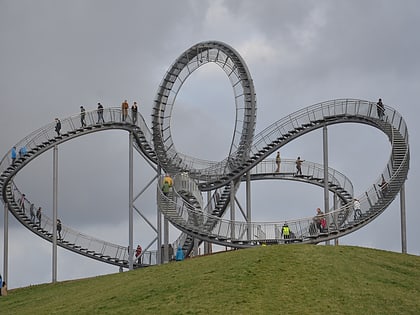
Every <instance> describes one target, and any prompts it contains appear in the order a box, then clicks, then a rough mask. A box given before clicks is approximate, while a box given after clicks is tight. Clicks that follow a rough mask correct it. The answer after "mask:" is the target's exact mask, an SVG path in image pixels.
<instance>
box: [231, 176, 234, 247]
mask: <svg viewBox="0 0 420 315" xmlns="http://www.w3.org/2000/svg"><path fill="white" fill-rule="evenodd" d="M230 221H231V224H230V237H231V239H232V240H234V239H235V183H234V182H233V181H231V182H230Z"/></svg>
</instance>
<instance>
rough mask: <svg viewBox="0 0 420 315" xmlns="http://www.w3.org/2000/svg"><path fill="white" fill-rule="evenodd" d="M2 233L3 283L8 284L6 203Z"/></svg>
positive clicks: (7, 212)
mask: <svg viewBox="0 0 420 315" xmlns="http://www.w3.org/2000/svg"><path fill="white" fill-rule="evenodd" d="M3 233H4V240H3V242H4V245H3V281H4V282H6V283H9V276H8V273H9V207H8V206H7V203H5V204H4V222H3Z"/></svg>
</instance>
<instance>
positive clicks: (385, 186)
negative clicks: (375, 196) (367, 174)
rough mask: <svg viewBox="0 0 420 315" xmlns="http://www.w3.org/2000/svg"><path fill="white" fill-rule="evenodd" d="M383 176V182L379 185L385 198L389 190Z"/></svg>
mask: <svg viewBox="0 0 420 315" xmlns="http://www.w3.org/2000/svg"><path fill="white" fill-rule="evenodd" d="M381 176H382V181H381V183H380V184H378V186H379V187H380V188H381V191H382V195H383V196H385V194H386V192H387V190H388V183H387V182H386V180H385V177H384V175H381Z"/></svg>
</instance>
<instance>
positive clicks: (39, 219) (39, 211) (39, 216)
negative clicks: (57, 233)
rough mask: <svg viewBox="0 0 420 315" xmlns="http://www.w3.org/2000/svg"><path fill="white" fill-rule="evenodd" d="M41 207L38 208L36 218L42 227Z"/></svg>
mask: <svg viewBox="0 0 420 315" xmlns="http://www.w3.org/2000/svg"><path fill="white" fill-rule="evenodd" d="M41 216H42V214H41V207H39V208H38V210H37V211H36V218H37V220H38V224H39V225H40V226H41Z"/></svg>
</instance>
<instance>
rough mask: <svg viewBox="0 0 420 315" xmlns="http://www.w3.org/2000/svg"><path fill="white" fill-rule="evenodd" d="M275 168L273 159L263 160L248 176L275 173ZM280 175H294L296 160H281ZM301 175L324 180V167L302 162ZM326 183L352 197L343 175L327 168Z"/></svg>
mask: <svg viewBox="0 0 420 315" xmlns="http://www.w3.org/2000/svg"><path fill="white" fill-rule="evenodd" d="M276 168H277V165H276V160H275V159H265V160H263V161H261V162H259V163H258V164H257V165H256V166H255V167H253V168H252V169H251V170H250V171H249V173H250V174H267V173H275V170H276ZM278 174H279V175H282V174H296V160H293V159H284V158H282V159H281V163H280V172H279V173H278ZM302 174H303V175H305V176H309V177H313V178H318V179H322V180H323V179H324V167H323V165H322V164H319V163H314V162H310V161H304V162H303V163H302ZM328 182H329V183H330V185H331V184H332V185H336V186H338V187H341V188H343V189H344V190H345V191H347V192H348V193H349V194H350V195H351V196H353V184H352V183H351V181H350V179H349V178H347V177H346V176H345V175H344V174H343V173H341V172H339V171H337V170H335V169H333V168H331V167H329V168H328Z"/></svg>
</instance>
